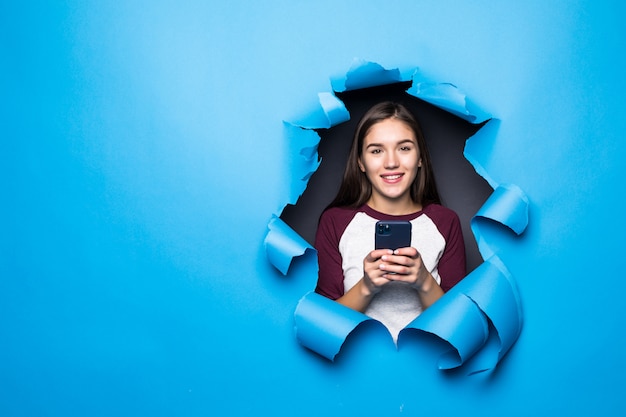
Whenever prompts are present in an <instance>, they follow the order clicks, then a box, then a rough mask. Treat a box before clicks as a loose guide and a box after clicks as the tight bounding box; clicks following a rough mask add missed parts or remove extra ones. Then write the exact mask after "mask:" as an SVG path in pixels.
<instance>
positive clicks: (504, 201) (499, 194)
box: [471, 184, 529, 258]
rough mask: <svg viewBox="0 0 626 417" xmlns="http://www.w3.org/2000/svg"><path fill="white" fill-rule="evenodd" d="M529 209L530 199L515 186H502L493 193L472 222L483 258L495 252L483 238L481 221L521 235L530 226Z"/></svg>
mask: <svg viewBox="0 0 626 417" xmlns="http://www.w3.org/2000/svg"><path fill="white" fill-rule="evenodd" d="M528 208H529V202H528V197H526V194H525V193H524V192H523V191H522V190H521V189H520V188H519V187H518V186H516V185H514V184H501V185H499V186H498V187H497V188H496V189H495V190H494V191H493V193H492V194H491V195H490V196H489V198H488V199H487V201H485V203H484V204H483V205H482V207H481V208H480V209H479V210H478V213H476V215H475V216H474V217H473V218H472V222H471V227H472V232H473V233H474V237H475V238H476V242H477V243H478V250H479V251H480V253H481V255H482V256H483V258H489V257H491V256H493V254H494V253H495V250H494V249H493V248H492V244H490V243H488V242H487V239H486V238H485V237H484V236H483V233H482V232H481V229H480V227H481V226H480V221H481V220H493V221H495V222H497V223H500V224H503V225H505V226H507V227H508V228H509V229H511V230H512V231H514V232H515V233H516V234H517V235H520V234H522V233H523V232H524V230H525V229H526V226H528Z"/></svg>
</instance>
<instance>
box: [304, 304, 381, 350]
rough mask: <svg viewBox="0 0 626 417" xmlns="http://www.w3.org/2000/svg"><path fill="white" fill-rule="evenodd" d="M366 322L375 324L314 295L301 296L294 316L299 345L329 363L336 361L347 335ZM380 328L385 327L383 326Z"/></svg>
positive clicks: (370, 319)
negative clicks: (329, 361)
mask: <svg viewBox="0 0 626 417" xmlns="http://www.w3.org/2000/svg"><path fill="white" fill-rule="evenodd" d="M365 322H376V323H378V322H377V321H376V320H374V319H372V318H371V317H368V316H366V315H365V314H363V313H359V312H358V311H355V310H352V309H351V308H348V307H345V306H343V305H341V304H339V303H336V302H334V301H332V300H330V299H328V298H326V297H324V296H322V295H319V294H317V293H315V292H310V293H308V294H306V295H305V296H304V297H302V299H301V300H300V302H299V303H298V306H297V307H296V311H295V313H294V323H295V332H296V337H297V339H298V342H300V344H301V345H302V346H305V347H307V348H309V349H311V350H312V351H314V352H316V353H318V354H320V355H322V356H323V357H325V358H326V359H329V360H331V361H334V360H335V357H336V356H337V354H338V353H339V351H340V350H341V347H342V346H343V344H344V342H345V341H346V339H347V338H348V336H349V335H350V334H351V333H352V332H353V331H355V330H356V329H357V327H359V326H360V325H361V324H362V323H365ZM380 326H382V327H383V328H384V326H383V325H382V324H380ZM389 337H391V335H389Z"/></svg>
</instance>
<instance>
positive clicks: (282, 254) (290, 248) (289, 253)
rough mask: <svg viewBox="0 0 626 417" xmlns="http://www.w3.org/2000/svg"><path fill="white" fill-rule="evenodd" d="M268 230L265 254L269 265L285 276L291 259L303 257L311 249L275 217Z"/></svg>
mask: <svg viewBox="0 0 626 417" xmlns="http://www.w3.org/2000/svg"><path fill="white" fill-rule="evenodd" d="M268 228H269V232H268V233H267V235H266V237H265V242H264V244H265V253H266V254H267V257H268V259H269V261H270V263H271V264H272V265H274V266H275V267H276V269H278V270H279V271H280V272H282V273H283V274H284V275H287V272H288V271H289V266H291V261H292V260H293V258H295V257H298V256H301V255H304V253H305V252H306V251H307V250H308V249H313V247H312V246H311V245H309V243H308V242H307V241H306V240H304V239H303V238H302V237H301V236H300V235H299V234H298V233H296V232H295V231H294V230H293V229H292V228H291V227H289V226H288V225H287V224H286V223H285V222H284V221H282V220H281V219H280V218H278V217H277V216H276V215H274V216H272V220H271V221H270V223H269V224H268Z"/></svg>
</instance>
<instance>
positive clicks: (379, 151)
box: [372, 149, 382, 154]
mask: <svg viewBox="0 0 626 417" xmlns="http://www.w3.org/2000/svg"><path fill="white" fill-rule="evenodd" d="M381 152H382V151H381V150H380V149H372V153H373V154H379V153H381Z"/></svg>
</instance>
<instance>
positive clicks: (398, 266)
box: [379, 247, 433, 290]
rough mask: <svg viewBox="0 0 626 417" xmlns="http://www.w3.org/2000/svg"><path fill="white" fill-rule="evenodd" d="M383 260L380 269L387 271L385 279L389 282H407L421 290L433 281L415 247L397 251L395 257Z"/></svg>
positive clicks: (388, 256)
mask: <svg viewBox="0 0 626 417" xmlns="http://www.w3.org/2000/svg"><path fill="white" fill-rule="evenodd" d="M381 260H382V262H381V264H380V266H379V268H380V269H382V270H384V271H385V274H383V278H386V279H388V280H391V281H402V282H407V283H409V284H411V285H412V286H413V287H414V288H415V289H417V290H421V289H422V287H423V286H424V284H425V283H426V282H428V281H429V280H431V279H433V277H432V276H431V275H430V272H428V269H426V267H425V266H424V263H423V262H422V257H421V256H420V254H419V252H418V251H417V249H415V248H413V247H407V248H400V249H396V250H395V251H394V252H393V255H383V256H382V258H381Z"/></svg>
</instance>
